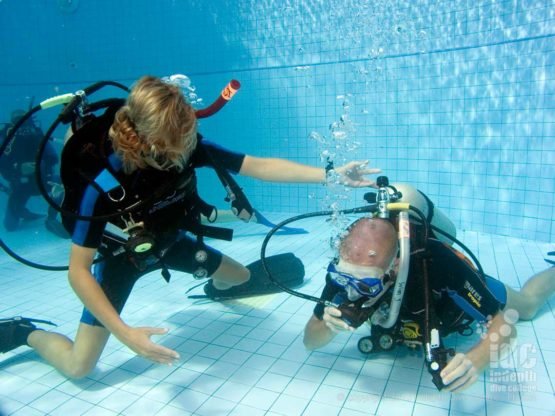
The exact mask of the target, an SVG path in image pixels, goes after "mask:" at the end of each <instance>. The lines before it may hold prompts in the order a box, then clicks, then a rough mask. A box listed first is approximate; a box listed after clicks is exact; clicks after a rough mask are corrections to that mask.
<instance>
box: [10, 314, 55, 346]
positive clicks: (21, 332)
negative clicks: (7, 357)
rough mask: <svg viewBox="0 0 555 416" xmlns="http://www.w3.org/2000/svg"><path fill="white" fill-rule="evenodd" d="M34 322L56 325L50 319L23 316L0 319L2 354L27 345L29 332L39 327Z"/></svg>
mask: <svg viewBox="0 0 555 416" xmlns="http://www.w3.org/2000/svg"><path fill="white" fill-rule="evenodd" d="M33 322H36V323H42V324H47V325H55V324H53V323H52V322H50V321H44V320H42V319H31V318H23V317H21V316H15V317H13V318H8V319H0V354H1V353H5V352H8V351H11V350H13V349H16V348H17V347H20V346H22V345H26V344H27V337H28V336H29V334H30V333H31V332H33V331H35V330H36V329H38V328H37V327H36V326H35V325H33Z"/></svg>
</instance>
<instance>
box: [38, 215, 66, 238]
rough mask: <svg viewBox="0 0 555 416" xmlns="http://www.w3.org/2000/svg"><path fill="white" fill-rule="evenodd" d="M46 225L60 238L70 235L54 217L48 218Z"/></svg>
mask: <svg viewBox="0 0 555 416" xmlns="http://www.w3.org/2000/svg"><path fill="white" fill-rule="evenodd" d="M44 225H45V226H46V229H47V230H48V231H50V232H51V233H52V234H54V235H56V236H58V237H60V238H69V237H70V236H69V233H68V232H67V231H66V229H65V228H64V226H63V225H62V224H61V223H60V222H58V221H56V219H54V218H47V219H46V221H45V222H44Z"/></svg>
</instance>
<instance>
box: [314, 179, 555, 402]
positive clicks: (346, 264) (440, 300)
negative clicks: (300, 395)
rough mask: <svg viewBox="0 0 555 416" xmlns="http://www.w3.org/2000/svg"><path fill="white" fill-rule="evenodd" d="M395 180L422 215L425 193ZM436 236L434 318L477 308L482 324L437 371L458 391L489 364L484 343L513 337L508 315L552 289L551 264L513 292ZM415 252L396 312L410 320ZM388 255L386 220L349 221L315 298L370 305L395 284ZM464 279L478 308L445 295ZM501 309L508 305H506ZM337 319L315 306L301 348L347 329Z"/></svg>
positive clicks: (392, 247)
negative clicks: (467, 346) (469, 343)
mask: <svg viewBox="0 0 555 416" xmlns="http://www.w3.org/2000/svg"><path fill="white" fill-rule="evenodd" d="M395 187H396V188H397V189H398V190H400V191H401V192H402V194H403V199H402V201H404V202H409V203H410V204H411V205H413V206H416V207H417V208H419V209H420V210H421V211H423V212H424V214H425V215H427V214H428V212H429V211H428V208H427V207H428V206H429V205H428V203H427V201H426V200H425V198H426V199H427V197H424V196H423V194H419V193H418V192H417V191H416V190H415V189H414V188H412V187H409V186H406V185H396V186H395ZM433 215H434V218H432V221H431V222H432V224H433V225H436V226H437V227H438V228H440V229H441V230H443V231H446V232H448V233H449V234H451V235H453V236H454V230H455V227H454V225H453V224H452V222H451V221H450V220H449V219H448V218H447V217H445V216H444V214H443V213H441V211H440V210H438V209H437V208H435V207H434V208H433ZM413 228H414V229H415V230H416V229H417V227H415V226H412V227H411V229H413ZM417 232H418V231H417ZM412 233H413V232H412V231H411V234H412ZM439 236H441V234H439V233H438V237H435V238H437V240H436V239H434V240H430V241H429V243H428V245H429V249H430V256H431V259H430V261H429V276H430V288H431V291H432V293H433V296H432V302H433V303H434V306H435V309H436V312H437V313H438V315H439V318H440V320H442V321H443V323H447V322H450V317H451V316H455V315H457V314H460V311H461V310H464V311H465V312H467V313H470V314H471V316H476V318H475V319H480V318H478V316H479V315H483V317H484V323H486V322H487V326H488V330H487V335H485V336H484V337H482V339H481V341H480V342H478V343H477V344H476V345H475V346H474V348H472V349H471V350H470V351H468V352H466V353H458V354H456V355H455V356H454V357H453V358H452V360H451V361H450V362H449V363H448V364H447V366H446V367H445V368H444V369H443V370H442V371H441V373H440V376H441V378H442V381H443V383H444V384H445V385H446V389H447V390H449V391H460V390H463V389H465V388H467V387H469V386H470V385H471V384H473V383H474V382H475V381H476V380H477V379H478V376H479V375H480V373H481V372H482V371H484V370H485V368H486V367H487V366H488V365H489V363H490V356H491V355H490V354H491V351H492V348H493V349H496V348H497V349H496V351H501V350H502V348H503V345H508V343H509V342H510V340H511V338H514V337H515V336H516V328H515V327H514V324H515V323H516V321H517V320H518V319H523V320H530V319H532V318H533V317H534V316H535V314H536V312H537V311H538V309H539V308H540V307H541V306H542V305H543V304H544V303H545V301H546V300H547V299H548V298H549V297H550V296H551V295H552V294H553V293H554V292H555V267H551V268H548V269H546V270H544V271H542V272H540V273H538V274H536V275H534V276H532V277H531V278H530V279H529V280H528V281H527V282H526V283H525V284H524V286H523V287H522V289H521V290H520V291H518V292H517V291H515V290H513V289H511V288H510V287H508V286H507V285H505V284H504V283H502V282H500V281H499V280H496V279H493V278H491V277H489V276H486V284H485V285H484V284H483V283H482V281H481V279H480V278H479V277H478V276H477V275H476V274H475V273H473V272H472V269H471V268H469V267H468V265H467V261H468V260H466V259H465V258H464V256H462V255H461V254H460V253H458V252H456V251H455V250H453V249H451V248H446V247H449V244H448V243H447V240H444V241H443V242H441V241H439ZM442 239H444V238H442ZM417 251H418V250H417V248H416V249H415V248H413V247H411V257H412V258H411V265H410V269H409V275H408V279H407V287H406V290H405V295H404V298H403V304H402V307H401V308H402V309H401V313H400V315H399V319H406V320H417V319H418V317H422V314H423V310H424V306H423V297H422V290H421V283H420V282H421V279H420V276H419V274H418V269H415V266H414V265H413V259H414V257H413V256H414V255H418V253H417ZM550 254H551V253H550ZM396 255H397V232H396V230H395V227H394V226H393V225H392V223H391V222H390V221H388V220H384V219H381V218H368V217H363V218H360V219H358V220H357V221H355V222H354V223H353V224H351V225H350V226H349V228H348V230H347V233H346V235H345V236H343V237H342V239H341V241H340V246H339V253H338V258H337V259H336V260H335V261H333V262H332V263H331V264H330V266H329V267H328V274H327V275H326V285H325V287H324V289H323V291H322V294H321V298H322V299H325V300H328V301H333V302H334V303H335V304H341V303H345V302H347V303H349V302H361V304H362V302H364V303H363V304H362V305H363V308H368V311H370V310H371V309H370V308H371V307H372V306H374V305H376V306H377V305H378V304H379V301H380V299H381V298H382V296H383V295H384V294H385V293H386V292H387V291H388V289H390V288H391V286H393V285H394V283H395V276H396V271H397V266H398V265H397V262H396ZM414 263H417V262H414ZM466 282H467V283H468V284H470V285H472V286H473V288H474V289H476V291H477V296H480V302H479V303H480V304H481V309H479V310H472V308H470V307H469V306H468V305H470V304H468V305H464V302H460V299H457V301H459V302H455V301H454V299H453V298H452V297H451V295H453V296H454V297H457V295H456V294H454V293H453V291H454V290H455V289H456V288H458V287H459V286H461V285H462V284H463V283H466ZM470 306H472V305H470ZM465 308H468V309H465ZM509 310H511V311H510V312H508V311H509ZM453 311H455V313H453V315H452V312H453ZM515 311H516V312H515ZM504 312H506V313H504ZM368 313H370V312H368ZM368 316H369V315H366V317H368ZM341 318H342V313H341V311H340V310H339V309H337V308H335V307H330V306H328V307H324V306H323V305H322V304H318V305H316V307H315V308H314V314H313V315H312V317H311V318H310V319H309V321H308V322H307V324H306V327H305V331H304V344H305V346H306V348H307V349H310V350H313V349H317V348H321V347H323V346H325V345H327V344H328V343H329V342H330V341H331V340H332V339H333V338H334V337H335V336H336V335H337V333H340V332H342V331H354V330H355V328H354V327H352V326H349V324H348V323H346V322H345V321H344V320H343V319H341ZM506 325H507V326H508V327H507V326H506ZM507 328H510V330H507ZM454 329H455V330H456V328H454Z"/></svg>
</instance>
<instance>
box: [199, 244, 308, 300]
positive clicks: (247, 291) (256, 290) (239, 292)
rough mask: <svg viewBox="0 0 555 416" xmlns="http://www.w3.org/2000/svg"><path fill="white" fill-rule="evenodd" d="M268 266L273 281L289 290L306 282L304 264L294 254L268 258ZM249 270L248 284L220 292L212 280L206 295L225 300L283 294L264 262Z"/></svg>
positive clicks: (205, 291)
mask: <svg viewBox="0 0 555 416" xmlns="http://www.w3.org/2000/svg"><path fill="white" fill-rule="evenodd" d="M266 265H267V266H268V270H269V271H270V273H271V274H272V277H273V279H274V280H277V281H278V282H280V283H281V284H282V285H284V286H286V287H288V288H294V287H297V286H300V285H301V284H302V283H303V281H304V275H305V271H304V265H303V262H302V261H301V260H300V259H299V258H298V257H296V256H295V255H294V254H293V253H283V254H277V255H275V256H270V257H266ZM247 269H249V270H250V272H251V278H250V279H249V281H248V282H246V283H243V284H242V285H239V286H234V287H232V288H229V289H227V290H219V289H216V288H215V287H214V285H213V284H212V280H210V281H209V282H208V283H206V285H204V293H206V296H208V297H209V298H210V299H213V300H225V299H238V298H245V297H249V296H257V295H266V294H269V293H278V292H281V289H280V288H279V287H277V286H276V285H275V284H274V283H272V281H271V280H270V279H269V277H268V275H267V274H266V272H265V270H264V267H263V265H262V260H257V261H255V262H254V263H251V264H249V265H248V266H247Z"/></svg>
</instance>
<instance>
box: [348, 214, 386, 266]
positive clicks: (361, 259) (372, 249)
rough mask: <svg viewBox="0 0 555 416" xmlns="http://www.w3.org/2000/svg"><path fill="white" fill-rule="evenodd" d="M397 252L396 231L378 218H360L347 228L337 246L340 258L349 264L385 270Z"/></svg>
mask: <svg viewBox="0 0 555 416" xmlns="http://www.w3.org/2000/svg"><path fill="white" fill-rule="evenodd" d="M396 254H397V233H396V231H395V228H394V227H393V225H392V224H391V223H390V222H389V221H386V220H383V219H380V218H361V219H359V220H357V221H355V222H354V223H353V224H352V225H351V226H350V227H349V229H348V230H347V235H346V236H345V237H344V238H343V239H342V240H341V243H340V246H339V255H340V258H341V259H342V260H344V261H346V262H349V263H351V264H355V265H358V266H367V267H379V268H380V269H382V270H384V271H385V270H386V269H387V268H388V266H389V265H390V264H391V261H392V260H393V257H394V256H395V255H396Z"/></svg>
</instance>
